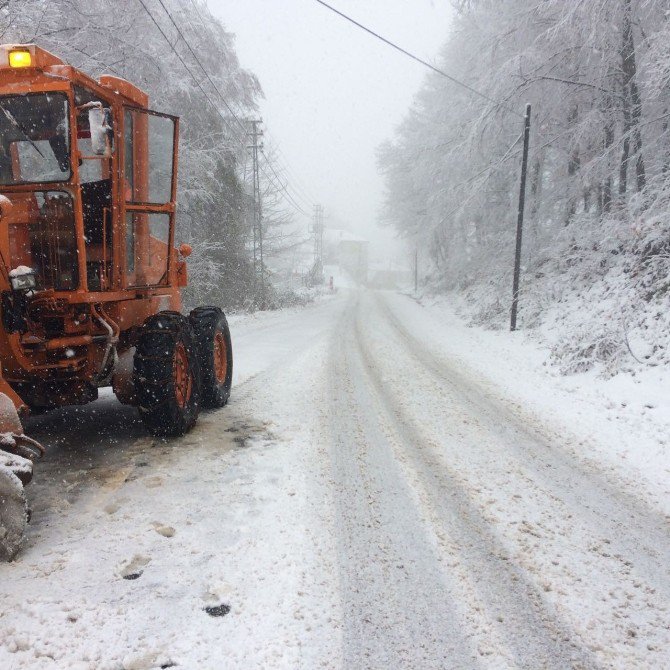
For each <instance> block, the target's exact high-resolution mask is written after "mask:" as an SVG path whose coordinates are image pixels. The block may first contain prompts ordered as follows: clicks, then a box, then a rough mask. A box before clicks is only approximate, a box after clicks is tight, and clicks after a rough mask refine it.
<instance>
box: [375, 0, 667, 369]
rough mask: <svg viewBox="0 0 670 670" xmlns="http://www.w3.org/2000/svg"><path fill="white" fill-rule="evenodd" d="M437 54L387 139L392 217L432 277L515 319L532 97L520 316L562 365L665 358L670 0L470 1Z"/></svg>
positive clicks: (491, 312)
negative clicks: (526, 125)
mask: <svg viewBox="0 0 670 670" xmlns="http://www.w3.org/2000/svg"><path fill="white" fill-rule="evenodd" d="M454 4H455V9H456V17H455V21H454V24H453V26H452V29H451V32H450V35H449V37H448V39H447V41H446V44H445V46H444V48H443V50H442V53H441V56H440V58H439V65H440V67H441V68H442V69H443V70H444V71H446V72H447V73H448V74H450V75H452V76H453V77H455V78H457V79H459V80H460V81H463V82H465V83H467V84H468V85H469V86H470V87H471V88H472V89H475V92H473V91H471V90H467V89H465V88H464V87H463V86H460V85H458V84H457V83H454V82H453V81H450V80H449V79H447V78H445V77H444V76H441V75H439V74H434V73H431V74H430V75H428V76H427V77H426V79H425V83H424V85H423V87H422V89H421V90H420V92H419V93H418V94H417V95H416V97H415V100H414V103H413V105H412V107H411V109H410V110H409V111H408V112H407V114H406V116H405V118H404V120H403V122H402V124H401V125H400V127H399V128H398V130H397V133H396V136H395V137H394V138H392V140H391V141H389V142H387V143H386V144H385V145H383V146H382V147H381V148H380V149H379V154H378V162H379V166H380V169H381V170H382V171H383V173H384V175H385V179H386V197H385V205H384V211H383V213H382V219H383V221H384V223H386V224H388V225H391V226H393V227H394V228H395V229H396V230H397V231H398V232H399V234H400V235H401V236H402V237H403V238H404V239H405V240H406V241H407V243H408V245H409V246H410V248H412V249H414V248H416V249H417V251H418V255H419V257H420V259H421V274H422V280H423V282H424V283H425V285H426V287H427V288H428V289H430V290H432V291H437V292H444V291H446V292H452V293H453V295H454V296H458V297H461V298H463V299H464V302H463V305H464V310H465V311H466V312H467V314H468V315H469V316H470V317H471V319H472V320H473V321H474V322H476V323H482V324H486V325H488V326H491V327H494V328H505V327H507V324H508V323H509V311H510V304H511V299H512V270H513V259H514V245H515V228H516V220H517V202H518V193H519V175H520V170H521V168H520V163H521V143H522V142H521V141H522V130H523V118H522V116H523V114H524V111H525V105H526V104H530V105H531V106H532V124H531V136H530V155H529V166H528V185H527V198H526V206H525V228H524V238H523V255H522V268H521V269H522V272H521V290H520V294H519V299H520V317H519V323H520V327H521V328H523V329H526V330H527V329H536V330H537V332H539V333H540V334H541V336H542V337H543V338H545V339H546V340H548V341H549V342H550V344H551V346H552V348H553V356H554V358H555V359H556V361H557V362H558V363H559V364H560V366H561V367H562V369H563V371H564V372H573V371H581V370H588V369H591V368H596V369H597V370H599V371H600V372H602V373H603V374H605V375H609V374H613V373H615V372H617V371H619V370H622V369H627V368H635V367H639V366H645V367H646V366H649V365H659V364H662V363H667V362H668V346H667V345H668V335H667V333H668V325H669V323H668V313H669V310H668V307H670V305H669V302H668V301H669V297H668V288H670V280H669V279H668V270H669V269H670V265H669V261H670V255H669V251H670V222H669V214H670V211H669V210H670V133H669V125H668V124H669V122H670V9H669V7H668V3H667V2H666V1H665V0H589V1H588V2H565V1H564V0H542V1H538V0H516V1H515V2H506V3H500V2H496V1H493V0H464V1H462V2H458V3H454Z"/></svg>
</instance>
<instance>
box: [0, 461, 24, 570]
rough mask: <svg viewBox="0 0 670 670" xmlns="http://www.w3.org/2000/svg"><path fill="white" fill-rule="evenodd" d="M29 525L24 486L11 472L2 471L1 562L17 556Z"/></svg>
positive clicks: (0, 496)
mask: <svg viewBox="0 0 670 670" xmlns="http://www.w3.org/2000/svg"><path fill="white" fill-rule="evenodd" d="M27 523H28V507H27V505H26V496H25V493H24V492H23V484H22V483H21V481H20V480H19V478H18V477H17V476H16V475H15V474H13V473H12V472H11V470H9V468H2V469H0V561H11V560H12V559H13V558H14V556H16V554H17V552H18V551H19V548H20V547H21V542H22V540H23V535H24V533H25V531H26V524H27Z"/></svg>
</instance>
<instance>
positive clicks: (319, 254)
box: [310, 205, 324, 284]
mask: <svg viewBox="0 0 670 670" xmlns="http://www.w3.org/2000/svg"><path fill="white" fill-rule="evenodd" d="M313 216H314V219H313V223H312V228H311V230H310V232H311V233H312V234H313V235H314V263H313V265H312V279H311V281H312V282H313V283H314V284H321V283H322V282H323V279H324V277H323V205H314V215H313Z"/></svg>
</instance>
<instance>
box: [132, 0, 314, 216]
mask: <svg viewBox="0 0 670 670" xmlns="http://www.w3.org/2000/svg"><path fill="white" fill-rule="evenodd" d="M137 1H138V2H139V3H140V5H142V7H143V8H144V11H145V12H146V14H147V16H148V17H149V18H150V19H151V21H152V23H153V24H154V25H155V26H156V28H157V29H158V31H159V32H160V34H161V35H162V36H163V38H164V39H165V41H166V42H167V44H168V46H169V47H170V49H171V50H172V51H173V53H174V54H175V56H177V58H178V59H179V61H180V63H181V64H182V65H183V66H184V69H185V70H186V71H187V72H188V74H189V75H190V77H191V79H193V81H194V82H195V84H196V85H197V87H198V88H199V89H200V91H201V92H202V94H203V95H204V96H205V99H206V100H207V102H209V104H210V105H211V106H212V108H213V109H214V110H215V111H216V113H217V114H218V115H219V116H220V117H221V120H222V121H223V122H224V123H225V124H226V126H227V127H228V128H229V130H230V131H231V132H232V138H233V139H235V140H237V141H238V142H239V143H240V145H241V146H242V147H244V148H246V142H245V140H244V139H243V138H242V137H238V136H237V135H236V131H235V130H234V129H233V128H232V126H231V124H230V122H229V120H228V119H227V118H226V117H225V116H224V115H223V114H222V113H221V110H220V109H219V108H218V106H217V105H216V104H215V103H214V102H213V101H212V99H211V98H210V97H209V95H208V93H207V91H206V90H205V89H204V88H203V86H202V84H201V83H200V82H199V81H198V79H197V77H196V76H195V74H194V73H193V71H192V70H191V68H189V66H188V65H187V64H186V61H185V60H184V59H183V58H182V56H181V54H180V53H179V52H178V51H177V50H176V49H175V47H174V45H173V44H172V42H171V41H170V39H169V37H168V36H167V34H166V33H165V31H164V30H163V29H162V28H161V26H160V24H159V23H158V21H156V18H155V17H154V15H153V14H152V13H151V11H150V10H149V8H148V7H147V5H146V4H145V2H144V0H137ZM158 2H159V3H160V5H161V7H162V8H163V9H164V10H165V13H166V14H167V15H168V17H169V18H170V21H171V22H172V24H173V25H174V26H175V28H177V31H178V32H179V35H180V36H181V38H182V40H183V41H184V43H185V44H186V46H187V47H188V49H189V51H190V52H191V53H192V54H193V56H194V58H195V59H196V61H197V63H198V65H199V66H200V68H201V69H202V70H203V72H204V73H205V76H207V78H208V79H209V81H210V82H212V85H213V86H214V88H215V90H216V92H217V93H218V94H219V96H220V97H221V100H222V101H223V103H224V104H225V106H226V107H227V109H228V110H229V111H230V113H231V114H232V115H233V117H234V118H235V120H236V121H237V123H238V124H239V125H240V127H241V128H242V130H243V131H244V132H245V136H246V132H247V128H246V127H245V126H244V124H243V123H242V121H240V119H239V118H238V117H237V115H236V114H235V113H234V112H233V110H232V109H231V107H230V106H229V105H228V103H227V101H226V100H225V98H224V97H223V95H222V94H221V91H219V89H218V88H217V87H216V86H215V85H214V82H213V81H212V79H211V78H210V76H209V74H208V72H207V70H206V69H205V68H204V66H203V65H202V63H201V62H200V60H199V59H198V58H197V56H196V55H195V53H194V51H193V49H191V47H190V45H189V43H188V41H187V40H186V38H185V37H184V35H183V33H182V32H181V30H179V28H178V27H177V24H176V23H175V21H174V19H173V18H172V16H171V14H170V12H169V11H168V9H167V8H166V7H165V5H164V4H163V2H162V0H158ZM265 159H266V161H268V159H267V156H266V157H265ZM268 165H270V167H271V168H272V169H273V171H274V168H273V166H272V165H271V164H270V163H269V161H268ZM261 170H262V171H263V174H264V175H265V176H266V177H267V179H268V180H269V181H270V183H272V184H274V185H275V187H276V186H277V184H275V182H274V180H273V179H272V178H271V177H270V175H269V174H268V173H267V172H266V171H265V170H264V169H263V167H262V166H261ZM275 174H276V172H275ZM277 178H278V179H279V177H277ZM278 190H279V191H280V192H283V193H284V194H285V196H286V200H287V202H289V204H292V205H293V207H295V208H296V209H297V210H298V211H299V212H300V213H301V214H304V215H305V216H309V215H308V214H306V213H305V211H304V210H303V209H302V208H301V207H300V206H299V205H297V203H295V201H294V200H293V199H292V198H290V197H289V196H290V194H289V193H288V192H287V191H286V187H285V186H283V185H282V183H281V180H280V181H279V188H278Z"/></svg>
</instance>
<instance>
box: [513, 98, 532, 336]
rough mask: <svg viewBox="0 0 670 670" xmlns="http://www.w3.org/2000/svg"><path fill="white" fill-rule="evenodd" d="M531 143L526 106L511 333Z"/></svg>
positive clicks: (516, 309) (514, 316) (519, 270)
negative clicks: (529, 146)
mask: <svg viewBox="0 0 670 670" xmlns="http://www.w3.org/2000/svg"><path fill="white" fill-rule="evenodd" d="M529 143H530V105H526V115H525V116H524V123H523V158H522V160H521V185H520V186H519V212H518V216H517V221H516V249H515V251H514V280H513V286H512V312H511V316H510V326H509V329H510V330H511V331H515V330H516V317H517V312H518V310H519V276H520V274H521V242H522V237H523V213H524V209H525V205H526V176H527V175H528V145H529Z"/></svg>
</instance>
